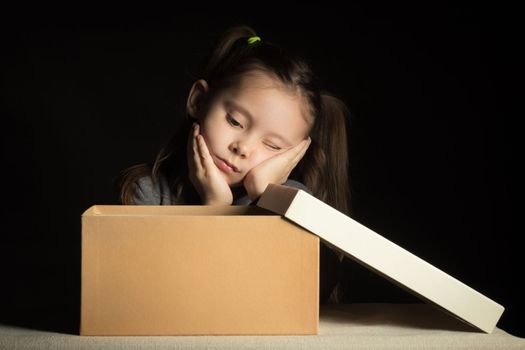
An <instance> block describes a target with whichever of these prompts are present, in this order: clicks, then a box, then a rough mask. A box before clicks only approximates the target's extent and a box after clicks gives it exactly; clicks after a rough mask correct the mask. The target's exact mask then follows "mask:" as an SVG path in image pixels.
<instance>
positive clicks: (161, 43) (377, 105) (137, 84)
mask: <svg viewBox="0 0 525 350" xmlns="http://www.w3.org/2000/svg"><path fill="white" fill-rule="evenodd" d="M267 4H268V5H267ZM266 5H267V6H266ZM514 13H516V9H512V8H505V7H503V6H500V7H498V8H493V7H489V6H488V5H486V6H482V5H474V4H470V3H456V4H455V5H444V4H441V5H435V6H432V5H425V6H422V5H417V6H414V5H410V6H409V5H389V6H386V7H385V6H379V5H377V4H369V3H367V2H362V3H356V2H354V3H350V4H348V6H346V5H345V6H339V7H334V6H332V5H328V4H327V3H326V4H324V5H320V4H317V5H314V4H312V5H305V4H301V5H297V6H295V7H294V10H293V11H290V10H282V9H280V8H279V7H276V5H269V3H264V4H259V5H256V4H254V6H253V7H249V8H248V7H244V8H243V7H237V8H232V9H226V8H221V7H217V8H215V9H210V8H206V7H205V6H204V5H199V4H198V6H196V7H195V8H194V9H189V8H185V9H180V8H170V9H166V8H155V9H154V8H150V9H144V8H142V7H137V8H129V7H123V8H115V9H108V8H90V7H88V6H87V5H86V7H84V8H75V9H73V8H64V7H62V6H48V5H46V7H43V6H42V7H40V8H34V7H32V8H31V9H28V8H16V9H15V8H12V9H5V11H3V12H2V15H1V16H2V33H3V35H2V36H3V38H2V43H1V45H2V51H3V53H2V58H1V60H2V65H1V67H2V68H1V74H2V88H3V89H2V95H1V98H2V103H1V113H2V114H1V115H2V124H3V127H2V130H3V132H2V134H3V147H2V148H3V155H4V157H3V162H2V163H3V166H2V173H3V174H2V176H3V177H4V181H3V185H4V186H3V199H4V200H3V209H2V212H3V216H4V218H3V221H2V225H3V229H2V233H1V236H0V237H1V241H0V247H1V248H0V249H1V250H0V263H1V266H2V288H0V290H1V292H0V293H1V298H0V317H1V320H0V321H2V322H4V323H7V324H18V325H25V326H29V327H34V328H42V329H52V330H57V331H65V332H71V333H75V332H78V322H79V307H80V305H79V304H80V299H79V298H80V215H81V214H82V212H83V211H84V210H85V209H87V208H88V207H90V206H91V205H94V204H116V203H117V202H116V193H115V191H114V188H113V179H114V177H115V176H116V175H117V174H118V172H119V171H120V170H122V169H124V168H126V167H127V166H130V165H133V164H136V163H140V162H144V161H149V160H150V159H151V158H152V157H154V155H155V154H156V152H157V150H158V149H159V147H160V146H161V145H162V143H163V142H164V141H165V140H166V138H167V137H168V136H169V135H170V134H171V130H172V129H173V128H175V127H177V125H178V123H179V121H180V118H181V117H182V113H181V111H182V110H183V107H184V103H185V100H186V97H187V92H188V89H189V87H190V85H191V83H192V81H193V76H192V74H191V72H192V71H194V68H195V66H196V64H197V63H199V62H200V59H201V58H202V57H203V54H204V53H205V52H206V50H207V49H208V47H209V45H210V44H211V40H212V39H213V38H215V36H216V35H217V34H218V33H220V32H222V30H224V29H225V28H226V27H228V26H230V25H234V24H241V23H245V24H249V25H252V26H253V27H254V28H255V29H256V30H257V31H258V32H259V34H260V36H261V37H262V39H263V40H269V41H273V42H276V43H279V44H282V45H284V46H287V47H289V48H290V49H292V50H296V51H297V52H299V53H300V54H302V55H304V56H305V58H306V59H307V60H309V61H310V62H311V63H312V65H313V66H314V69H315V70H316V71H317V72H318V74H319V75H320V76H321V78H322V81H323V84H324V87H325V88H326V89H328V90H330V91H332V92H333V93H335V94H336V95H338V96H339V97H340V98H341V99H343V100H344V101H345V102H346V103H347V104H348V105H349V107H350V110H351V111H352V114H353V116H352V120H351V126H350V139H349V151H350V157H351V159H350V160H351V168H350V181H351V185H352V190H353V199H352V203H353V206H354V212H353V217H354V218H355V219H356V220H358V221H359V222H361V223H363V224H365V225H367V226H368V227H370V228H372V229H374V230H375V231H376V232H378V233H381V234H382V235H384V236H385V237H387V238H388V239H390V240H392V241H393V242H395V243H397V244H399V245H401V246H402V247H404V248H406V249H407V250H409V251H411V252H412V253H414V254H416V255H418V256H419V257H421V258H423V259H425V260H426V261H428V262H429V263H431V264H433V265H435V266H436V267H438V268H440V269H442V270H443V271H445V272H447V273H448V274H450V275H452V276H454V277H456V278H458V279H460V280H461V281H462V282H464V283H465V284H467V285H469V286H471V287H472V288H474V289H476V290H477V291H479V292H481V293H482V294H484V295H486V296H488V297H489V298H491V299H493V300H495V301H496V302H498V303H500V304H502V305H504V306H505V307H506V310H505V312H504V314H503V316H502V318H501V320H500V322H499V323H498V326H499V327H500V328H503V329H504V330H506V331H507V332H509V333H511V334H514V335H518V336H522V337H523V336H525V328H524V326H523V325H524V324H525V322H524V316H523V313H524V311H525V310H524V302H523V300H522V294H523V291H524V290H523V287H522V286H521V283H520V282H521V276H522V263H521V259H520V257H521V256H520V254H521V252H522V250H523V248H522V247H521V245H520V244H519V243H520V237H519V234H518V231H517V210H516V207H515V206H514V203H515V202H516V199H517V198H516V197H517V195H516V185H517V181H516V180H515V178H516V176H515V175H514V174H515V172H516V169H517V165H516V162H517V159H518V158H521V157H519V156H518V152H517V150H518V145H517V139H518V130H519V118H520V117H522V116H523V115H522V113H521V115H518V113H515V109H514V108H513V104H512V101H513V98H514V97H515V96H517V93H516V91H518V90H517V89H515V87H514V84H513V82H514V80H515V78H514V76H515V74H516V67H517V64H516V62H517V58H516V53H517V51H518V50H517V48H519V46H520V45H521V44H520V43H521V39H518V33H517V30H518V24H517V21H516V19H515V18H514V16H513V14H514ZM519 85H521V84H519ZM520 90H521V89H520ZM348 278H349V280H352V283H354V284H355V290H354V294H353V295H351V296H350V297H349V299H348V301H349V302H350V301H385V302H396V301H400V302H402V301H404V300H405V298H404V295H405V294H404V293H405V292H404V291H401V290H400V289H398V288H397V287H394V286H392V285H390V284H389V283H387V282H382V280H381V279H379V278H377V277H375V275H372V274H371V273H370V272H368V271H364V270H359V269H358V268H357V267H355V275H354V276H349V277H348Z"/></svg>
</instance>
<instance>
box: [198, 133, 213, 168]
mask: <svg viewBox="0 0 525 350" xmlns="http://www.w3.org/2000/svg"><path fill="white" fill-rule="evenodd" d="M197 142H198V143H199V149H200V155H201V158H202V162H203V163H204V166H205V167H206V168H208V169H210V167H212V166H213V165H214V164H213V160H212V159H211V155H210V151H209V150H208V146H206V142H205V141H204V137H202V135H199V136H198V139H197Z"/></svg>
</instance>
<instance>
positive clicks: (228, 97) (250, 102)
mask: <svg viewBox="0 0 525 350" xmlns="http://www.w3.org/2000/svg"><path fill="white" fill-rule="evenodd" d="M221 100H222V102H223V103H226V104H228V103H229V104H230V105H231V104H233V105H235V104H237V105H239V104H240V105H241V107H244V108H245V109H250V110H253V114H254V115H257V114H258V113H260V114H262V115H260V116H261V117H264V116H266V114H270V115H281V116H289V117H291V118H302V119H304V120H307V119H306V118H305V116H306V114H305V113H306V111H307V108H306V106H305V103H304V100H303V99H302V98H301V96H300V95H299V94H298V93H297V92H295V91H292V90H291V89H290V88H287V87H285V86H284V85H283V84H282V83H281V82H280V81H278V80H277V79H275V78H272V77H271V76H269V75H268V74H264V73H250V74H245V75H244V76H242V77H241V78H240V79H239V80H238V81H237V83H236V84H234V85H232V86H231V87H229V88H228V89H226V90H225V91H224V92H223V93H222V94H221ZM231 102H233V103H231Z"/></svg>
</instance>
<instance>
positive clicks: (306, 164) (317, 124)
mask: <svg viewBox="0 0 525 350" xmlns="http://www.w3.org/2000/svg"><path fill="white" fill-rule="evenodd" d="M256 35H257V33H256V32H255V30H253V29H252V28H251V27H249V26H246V25H240V26H235V27H232V28H229V29H228V30H226V31H225V32H224V33H223V34H222V35H220V36H219V37H218V38H217V40H216V42H215V45H214V47H213V49H212V50H211V51H210V53H209V54H208V57H206V59H205V60H204V62H203V65H202V66H201V68H200V71H199V74H198V77H199V79H204V80H206V82H207V83H208V87H209V92H208V94H206V95H207V96H206V97H205V98H204V100H203V102H202V103H203V108H202V109H201V110H204V111H205V110H206V108H207V107H208V106H209V104H210V101H211V100H213V98H214V96H216V95H217V94H218V93H219V92H220V91H222V90H223V89H225V88H227V87H229V86H231V85H233V84H235V83H236V82H237V80H238V79H239V78H240V77H241V76H242V75H243V74H246V73H249V72H251V71H254V70H262V71H264V72H266V73H269V74H271V75H272V76H273V77H275V78H277V79H278V80H279V81H280V82H281V83H282V84H283V86H285V87H288V88H290V89H291V90H293V91H297V93H299V94H301V96H302V97H304V101H306V102H307V105H308V106H307V108H308V111H309V114H310V115H311V116H313V118H314V121H313V126H312V128H311V130H310V137H311V139H312V142H311V144H310V146H309V148H308V150H307V151H306V153H305V155H304V156H303V158H302V159H301V161H300V162H299V163H298V164H297V166H296V167H295V168H294V169H293V170H292V172H291V173H290V176H289V178H290V179H295V180H297V181H300V182H302V183H303V184H305V185H306V186H307V187H308V188H309V189H310V190H311V191H312V193H313V195H314V196H315V197H316V198H318V199H320V200H322V201H323V202H325V203H327V204H329V205H331V206H332V207H334V208H336V209H337V210H339V211H341V212H343V213H345V214H347V215H348V214H350V186H349V171H348V170H349V161H348V150H347V147H348V143H347V126H348V124H347V123H348V121H349V120H348V119H349V117H350V113H349V110H348V108H347V107H346V105H345V103H344V102H342V101H341V99H339V98H337V97H336V96H334V95H333V94H330V93H328V92H326V91H323V90H321V88H320V82H319V79H318V78H317V76H316V75H315V74H314V73H313V72H312V70H311V68H310V67H309V65H308V64H307V63H306V61H305V60H303V59H301V58H299V57H297V56H296V55H294V54H292V53H291V52H289V51H287V50H285V49H284V48H282V47H279V46H277V45H275V44H273V43H271V42H269V41H267V40H265V38H264V36H263V37H262V40H260V41H257V42H255V43H252V44H248V43H247V39H248V38H249V37H252V36H256ZM193 121H194V120H193V118H192V117H190V116H189V114H188V113H186V118H185V119H184V121H183V123H182V125H181V127H180V128H179V129H178V131H177V132H176V133H174V135H173V136H172V137H171V139H170V140H169V141H168V142H167V143H166V144H165V145H164V147H162V149H161V150H160V152H159V153H158V154H157V156H156V158H155V160H154V161H153V162H152V163H144V164H138V165H135V166H132V167H130V168H128V169H126V170H124V171H123V172H121V174H120V175H119V178H118V179H117V183H118V184H117V186H118V188H119V193H120V201H121V203H122V204H133V196H134V193H135V186H136V185H135V183H136V181H137V180H138V179H139V178H141V177H142V176H146V175H148V176H151V178H152V180H153V181H155V180H156V179H157V175H158V174H159V172H160V173H162V174H163V175H165V176H166V179H167V180H168V184H169V186H170V189H171V190H172V191H173V192H174V193H175V195H176V196H181V195H182V197H183V198H185V199H187V200H194V201H195V200H197V201H198V194H197V193H196V191H195V189H193V186H192V185H191V182H190V181H189V180H188V174H187V172H188V168H187V159H186V142H187V137H188V134H189V132H190V128H191V124H192V123H193Z"/></svg>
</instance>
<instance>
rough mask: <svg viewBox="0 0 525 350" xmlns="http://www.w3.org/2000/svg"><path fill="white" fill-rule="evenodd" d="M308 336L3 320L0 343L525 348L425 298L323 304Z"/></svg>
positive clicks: (12, 345) (57, 346)
mask: <svg viewBox="0 0 525 350" xmlns="http://www.w3.org/2000/svg"><path fill="white" fill-rule="evenodd" d="M319 312H320V319H319V334H318V335H308V336H297V335H291V336H282V335H279V336H268V335H265V336H131V337H130V336H115V337H107V336H79V335H78V333H77V334H62V333H56V332H49V331H41V330H35V329H27V328H20V327H16V326H11V325H6V324H2V325H0V349H11V350H16V349H157V350H158V349H476V350H479V349H525V339H524V338H519V337H515V336H513V335H511V334H509V333H507V332H505V331H503V330H502V329H499V328H496V329H495V330H494V331H493V332H492V333H490V334H485V333H482V332H480V331H476V330H475V329H473V328H471V327H470V326H468V325H466V324H463V323H462V322H461V321H459V320H457V319H455V318H453V317H452V316H449V315H447V314H445V313H443V312H442V311H440V310H438V309H436V308H435V307H433V306H431V305H427V304H386V303H382V304H379V303H374V304H328V305H322V306H321V308H320V310H319Z"/></svg>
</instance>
